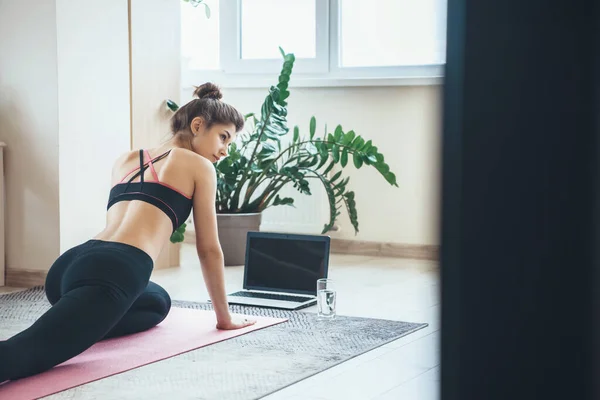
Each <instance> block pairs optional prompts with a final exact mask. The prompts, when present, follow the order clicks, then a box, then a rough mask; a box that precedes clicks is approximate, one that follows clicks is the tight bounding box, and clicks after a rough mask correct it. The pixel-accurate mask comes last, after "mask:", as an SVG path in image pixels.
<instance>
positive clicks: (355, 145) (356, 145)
mask: <svg viewBox="0 0 600 400" xmlns="http://www.w3.org/2000/svg"><path fill="white" fill-rule="evenodd" d="M363 144H365V140H364V139H363V138H362V137H360V136H357V137H356V139H354V141H353V142H352V144H351V146H352V148H354V149H356V150H359V149H360V148H361V147H362V145H363Z"/></svg>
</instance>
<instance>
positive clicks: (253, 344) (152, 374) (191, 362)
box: [0, 287, 427, 400]
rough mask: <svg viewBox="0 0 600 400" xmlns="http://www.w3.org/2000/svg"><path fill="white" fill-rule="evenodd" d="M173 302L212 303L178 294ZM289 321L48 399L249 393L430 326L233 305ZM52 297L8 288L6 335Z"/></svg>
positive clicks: (2, 335) (0, 301)
mask: <svg viewBox="0 0 600 400" xmlns="http://www.w3.org/2000/svg"><path fill="white" fill-rule="evenodd" d="M173 307H182V308H194V309H200V310H212V307H211V305H210V304H204V303H194V302H186V301H173ZM230 307H231V310H232V312H235V313H244V314H249V315H261V316H270V317H280V318H288V319H289V321H287V322H284V323H281V324H278V325H275V326H272V327H268V328H264V329H261V330H258V331H254V332H251V333H248V334H245V335H241V336H238V337H235V338H232V339H229V340H226V341H223V342H220V343H216V344H212V345H209V346H206V347H203V348H200V349H197V350H192V351H190V352H187V353H184V354H181V355H179V356H175V357H172V358H169V359H167V360H163V361H159V362H155V363H153V364H149V365H145V366H142V367H140V368H136V369H134V370H131V371H127V372H124V373H121V374H118V375H113V376H110V377H107V378H104V379H101V380H99V381H95V382H91V383H88V384H85V385H82V386H79V387H76V388H73V389H69V390H66V391H63V392H61V393H57V394H54V395H51V396H48V397H45V399H52V400H59V399H60V400H63V399H69V400H75V399H86V400H89V399H117V398H118V399H121V400H126V399H131V400H134V399H135V400H138V399H165V398H168V399H173V400H187V399H195V400H198V399H203V400H204V399H210V400H213V399H217V400H249V399H259V398H261V397H263V396H266V395H268V394H271V393H273V392H275V391H278V390H281V389H283V388H284V387H286V386H289V385H291V384H294V383H296V382H298V381H301V380H303V379H305V378H308V377H310V376H312V375H314V374H317V373H319V372H322V371H324V370H326V369H328V368H331V367H333V366H335V365H337V364H339V363H341V362H344V361H347V360H349V359H351V358H353V357H356V356H358V355H360V354H363V353H365V352H367V351H369V350H372V349H374V348H376V347H379V346H381V345H383V344H386V343H388V342H390V341H393V340H395V339H398V338H400V337H402V336H406V335H408V334H410V333H413V332H415V331H417V330H419V329H422V328H424V327H426V326H427V324H421V323H409V322H401V321H389V320H382V319H371V318H356V317H345V316H338V317H337V318H336V319H335V320H333V321H322V320H319V319H317V317H316V315H315V314H313V313H308V312H302V311H295V312H294V311H285V310H274V309H262V308H256V307H245V306H235V305H232V306H230ZM48 308H49V304H48V303H47V300H46V298H45V296H44V292H43V289H42V288H40V287H37V288H33V289H29V290H27V291H23V292H18V293H11V294H5V295H0V339H6V338H8V337H10V336H12V335H14V334H16V333H17V332H19V331H21V330H23V329H25V328H27V327H28V326H30V325H31V324H32V323H33V322H34V321H35V320H36V319H37V318H38V317H39V316H40V315H41V314H42V313H43V312H45V311H46V310H47V309H48Z"/></svg>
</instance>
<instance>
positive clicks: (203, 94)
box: [194, 82, 223, 100]
mask: <svg viewBox="0 0 600 400" xmlns="http://www.w3.org/2000/svg"><path fill="white" fill-rule="evenodd" d="M194 96H196V97H197V98H199V99H214V100H221V99H222V98H223V93H221V89H219V87H218V86H217V85H215V84H214V83H212V82H206V83H205V84H202V85H200V86H196V90H194Z"/></svg>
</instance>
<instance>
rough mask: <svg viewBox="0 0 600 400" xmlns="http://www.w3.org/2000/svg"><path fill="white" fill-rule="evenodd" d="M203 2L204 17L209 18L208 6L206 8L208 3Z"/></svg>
mask: <svg viewBox="0 0 600 400" xmlns="http://www.w3.org/2000/svg"><path fill="white" fill-rule="evenodd" d="M202 4H204V14H205V15H206V18H208V19H210V8H208V4H206V3H202Z"/></svg>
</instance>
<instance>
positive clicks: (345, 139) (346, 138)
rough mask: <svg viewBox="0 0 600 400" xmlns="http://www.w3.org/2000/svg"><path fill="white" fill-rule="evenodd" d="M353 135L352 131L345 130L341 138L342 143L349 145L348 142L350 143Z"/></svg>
mask: <svg viewBox="0 0 600 400" xmlns="http://www.w3.org/2000/svg"><path fill="white" fill-rule="evenodd" d="M355 136H356V134H355V133H354V131H348V132H346V134H345V135H344V137H343V138H342V144H345V145H349V144H350V143H352V140H353V139H354V137H355Z"/></svg>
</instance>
